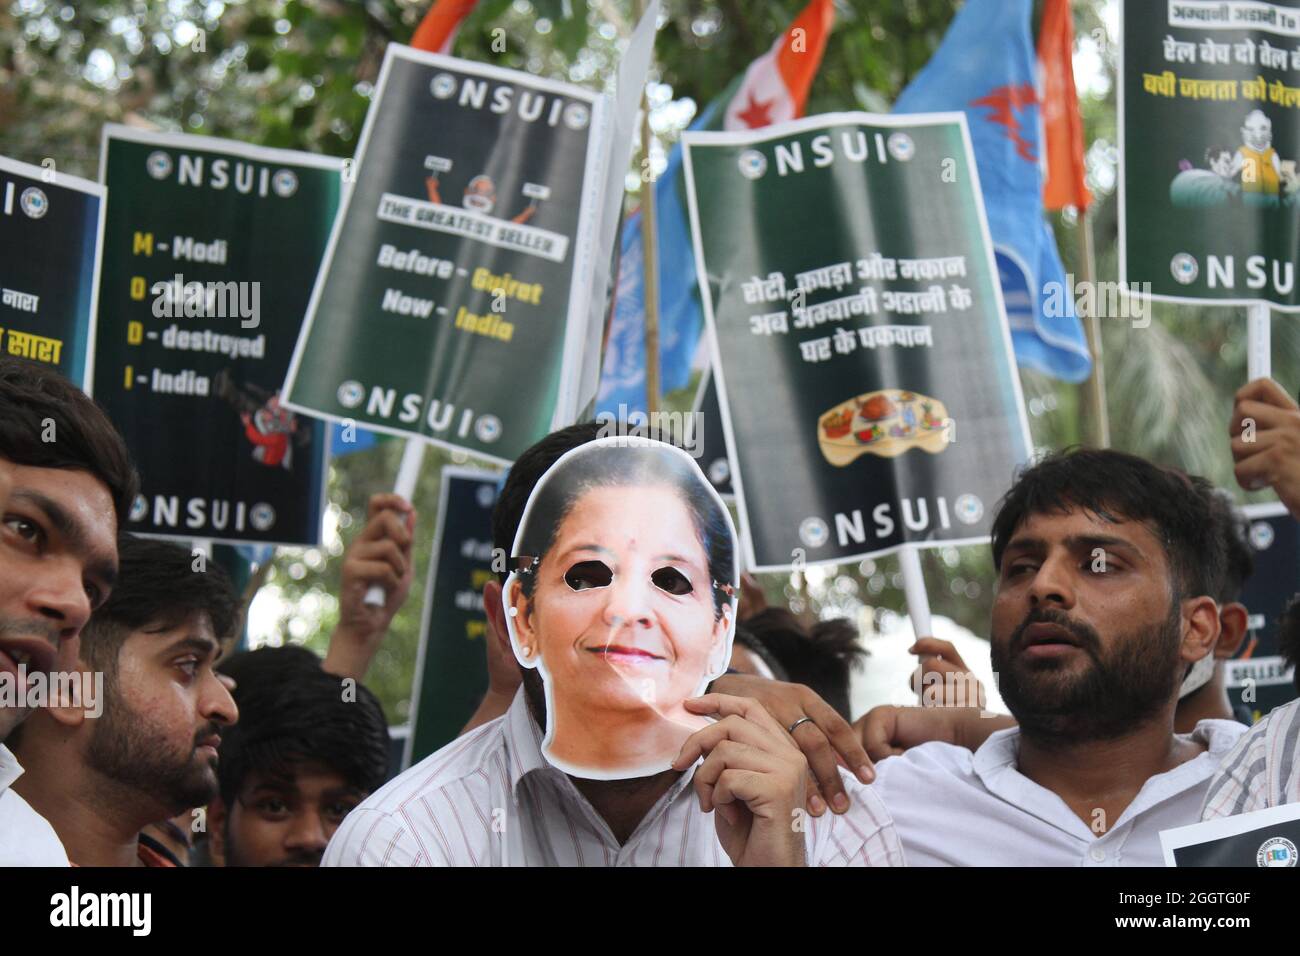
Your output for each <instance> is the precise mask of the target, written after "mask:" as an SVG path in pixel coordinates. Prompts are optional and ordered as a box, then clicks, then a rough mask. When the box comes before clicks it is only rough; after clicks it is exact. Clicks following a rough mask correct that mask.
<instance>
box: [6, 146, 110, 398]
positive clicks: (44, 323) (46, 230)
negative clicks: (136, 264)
mask: <svg viewBox="0 0 1300 956" xmlns="http://www.w3.org/2000/svg"><path fill="white" fill-rule="evenodd" d="M103 217H104V187H103V186H101V185H99V184H98V183H92V182H89V181H87V180H85V179H79V178H78V177H76V176H68V175H66V174H62V173H58V172H57V171H55V169H54V168H53V167H52V166H50V167H44V166H30V165H28V164H27V163H20V162H16V161H15V160H12V159H6V158H5V157H3V156H0V353H3V354H5V355H16V356H20V357H22V358H28V359H32V360H34V361H37V362H41V363H44V364H48V365H51V366H53V367H54V368H56V369H58V370H59V371H60V372H62V373H63V374H64V375H65V376H67V377H68V378H69V379H71V380H72V381H73V382H75V383H77V384H78V385H80V386H82V387H83V388H84V387H85V385H86V379H87V376H88V374H89V370H90V334H91V328H92V326H93V324H94V320H95V287H96V284H97V282H98V280H99V264H100V238H101V234H102V232H103V226H104V219H103Z"/></svg>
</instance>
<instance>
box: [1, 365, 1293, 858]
mask: <svg viewBox="0 0 1300 956" xmlns="http://www.w3.org/2000/svg"><path fill="white" fill-rule="evenodd" d="M1247 425H1249V427H1246V426H1247ZM1226 432H1227V435H1226V437H1227V438H1228V440H1229V442H1230V448H1231V453H1232V455H1233V458H1234V461H1235V463H1236V477H1237V480H1238V482H1239V483H1240V484H1241V486H1242V487H1243V488H1245V489H1248V490H1260V489H1263V488H1271V489H1273V491H1274V492H1275V493H1276V494H1277V496H1278V497H1279V498H1280V499H1281V501H1282V502H1283V503H1284V504H1285V505H1286V507H1287V508H1288V509H1289V511H1290V512H1291V514H1292V515H1295V516H1296V517H1297V518H1300V407H1297V404H1296V402H1295V401H1293V400H1292V399H1291V397H1290V396H1289V395H1288V394H1287V393H1286V392H1285V391H1284V390H1283V389H1282V388H1281V387H1280V386H1278V385H1277V384H1276V383H1275V382H1273V381H1271V380H1259V381H1255V382H1251V383H1250V384H1248V385H1247V386H1245V387H1244V388H1243V389H1242V390H1241V391H1240V392H1239V393H1238V394H1237V396H1236V400H1235V404H1234V407H1233V409H1232V415H1231V420H1230V422H1229V423H1228V425H1227V429H1226ZM601 433H602V432H601V426H599V425H597V424H596V423H587V424H578V425H573V426H570V427H568V428H565V429H562V430H559V431H557V432H555V433H553V434H551V435H549V436H547V437H546V438H544V439H543V440H542V441H540V442H538V443H537V444H536V445H534V446H533V447H532V448H531V449H529V450H528V451H527V452H525V453H524V454H523V455H522V456H521V457H520V459H519V460H518V461H517V462H515V463H514V465H513V466H511V468H510V470H509V472H508V474H507V476H506V478H505V480H504V484H503V486H502V489H501V492H500V494H499V496H498V500H497V503H496V506H495V509H494V513H493V518H492V525H493V526H492V537H493V544H494V546H495V547H496V548H497V549H500V552H501V553H505V554H511V553H512V548H513V546H514V544H515V541H516V538H517V535H518V532H519V529H520V526H521V523H523V522H524V520H525V512H526V506H527V503H528V502H529V500H530V498H531V497H532V495H533V492H534V490H535V488H536V487H537V486H538V484H539V482H540V481H541V480H542V478H543V476H544V475H545V474H547V472H548V471H549V470H550V469H551V468H552V466H553V465H555V463H556V462H557V461H558V460H559V459H560V458H561V457H562V456H564V455H566V453H570V452H572V451H573V450H574V449H578V448H581V447H582V446H584V445H586V444H587V443H590V442H594V441H596V440H597V439H598V437H599V436H600V435H601ZM1009 471H1010V468H1009ZM653 482H654V479H653V478H651V479H647V478H645V477H642V478H641V479H639V483H638V484H637V485H636V486H634V487H626V488H615V489H611V494H614V495H615V496H616V497H614V498H613V499H611V500H613V501H614V502H615V503H616V506H617V507H619V508H626V509H627V511H628V513H634V512H636V511H637V509H638V508H639V507H641V506H642V504H643V501H644V496H645V494H646V490H647V485H653ZM137 490H138V482H137V478H136V475H135V471H134V469H133V466H132V464H131V461H130V457H129V455H128V454H127V451H126V449H125V446H124V444H123V442H122V440H121V438H120V437H119V435H118V433H117V432H116V430H115V429H114V427H113V425H112V424H111V423H110V422H109V420H108V419H107V417H106V416H105V415H104V414H103V413H102V411H101V410H100V409H99V408H98V407H97V406H96V405H95V404H94V403H93V402H92V401H91V400H90V399H89V398H87V397H86V396H85V395H84V394H83V393H82V392H81V391H80V390H78V389H77V388H76V387H74V386H73V385H71V384H70V383H68V382H67V381H66V380H64V379H63V378H61V377H60V376H58V375H57V374H56V373H54V372H52V371H49V370H47V369H46V368H44V367H42V366H40V365H37V364H35V363H32V362H28V361H26V360H22V359H16V358H11V357H8V356H0V513H2V514H3V521H2V522H0V683H2V684H3V685H7V688H8V690H9V693H8V694H7V695H6V693H5V692H4V691H5V687H4V686H0V865H6V866H13V865H67V864H72V865H77V866H136V865H145V866H164V867H165V866H186V865H188V866H198V865H210V866H276V865H298V866H316V865H326V866H416V865H475V866H481V865H587V866H600V865H608V866H614V865H624V866H640V865H700V866H714V865H824V866H832V865H836V866H838V865H880V866H901V865H913V866H926V865H1005V866H1053V865H1056V866H1143V865H1161V863H1162V862H1163V859H1162V855H1161V849H1160V840H1159V834H1160V832H1161V831H1163V830H1167V829H1170V828H1173V827H1179V826H1183V825H1187V824H1191V823H1194V822H1197V821H1199V820H1201V819H1211V818H1215V817H1221V816H1226V815H1234V814H1240V813H1245V812H1249V811H1252V810H1257V809H1263V808H1266V807H1272V806H1277V805H1280V804H1284V803H1288V802H1297V801H1300V702H1292V703H1291V704H1288V705H1286V706H1283V707H1279V708H1277V709H1275V710H1274V711H1273V712H1272V713H1270V714H1268V715H1267V716H1265V717H1264V718H1263V719H1262V720H1260V721H1259V722H1258V723H1256V724H1255V725H1254V726H1253V727H1251V726H1248V723H1249V719H1250V715H1249V714H1247V713H1243V712H1242V707H1241V704H1242V702H1241V701H1234V700H1232V699H1231V698H1230V696H1229V694H1228V692H1227V688H1226V684H1225V678H1224V668H1223V662H1224V661H1225V660H1226V659H1228V658H1230V657H1232V656H1233V655H1234V654H1235V653H1236V652H1237V649H1238V648H1239V646H1240V645H1241V643H1242V640H1243V639H1244V637H1245V635H1246V631H1247V620H1248V612H1247V609H1246V608H1245V607H1244V606H1243V605H1242V604H1241V602H1240V597H1241V591H1242V585H1243V582H1244V581H1245V580H1246V579H1247V578H1248V577H1249V576H1250V575H1251V573H1252V567H1253V562H1254V560H1255V557H1254V555H1253V552H1252V549H1251V547H1250V545H1249V542H1248V540H1247V537H1246V527H1245V525H1244V522H1243V519H1242V517H1241V515H1240V512H1239V511H1238V510H1237V509H1236V508H1235V506H1234V505H1233V503H1232V498H1231V496H1230V495H1229V494H1227V493H1226V492H1225V491H1223V490H1220V489H1216V488H1214V487H1213V486H1212V485H1211V484H1210V483H1208V482H1206V481H1205V480H1203V479H1201V478H1198V477H1196V476H1191V475H1187V474H1184V473H1182V472H1180V471H1178V470H1175V469H1172V468H1168V467H1163V466H1160V465H1157V464H1154V463H1152V462H1149V461H1146V460H1143V459H1141V458H1139V457H1136V456H1133V455H1129V454H1125V453H1122V452H1117V451H1110V450H1096V449H1072V450H1069V451H1065V452H1060V453H1055V454H1051V455H1048V456H1046V457H1044V458H1042V459H1041V460H1039V461H1037V462H1035V463H1033V464H1032V465H1030V466H1028V467H1026V468H1025V469H1023V470H1022V471H1021V472H1020V473H1019V474H1018V475H1016V477H1015V479H1014V482H1013V484H1012V485H1011V487H1010V488H1009V489H1008V491H1007V493H1006V495H1005V497H1004V498H1003V499H1002V501H1001V503H1000V504H999V507H998V510H997V513H996V515H995V517H994V521H993V532H992V557H993V564H994V567H995V569H996V573H997V584H996V591H995V596H994V600H993V607H992V614H991V619H990V621H989V623H988V637H989V646H990V653H991V657H992V662H993V669H994V672H995V674H996V675H997V676H998V684H999V691H1000V693H1001V696H1002V698H1003V700H1004V701H1005V703H1006V705H1007V708H1008V709H1009V711H1010V714H1009V715H993V714H990V713H988V712H987V711H985V710H984V708H983V706H981V705H982V701H983V698H982V697H977V699H974V700H972V699H969V697H968V696H966V695H964V694H958V695H956V696H955V697H953V698H951V699H943V700H941V701H939V702H938V703H939V706H923V707H896V706H879V707H875V708H873V709H871V710H869V711H868V712H867V713H865V714H862V715H859V716H857V719H856V720H855V719H853V718H854V715H853V714H852V713H851V712H850V709H849V708H850V704H849V693H848V687H849V678H850V673H851V671H852V669H853V668H854V667H855V666H860V665H861V664H862V663H863V662H862V661H861V659H860V658H861V656H862V651H861V648H860V645H859V643H858V641H857V634H856V632H855V630H854V628H853V627H852V625H850V624H849V623H848V622H845V621H823V622H819V623H817V624H815V625H813V626H811V627H809V626H807V625H806V624H805V623H804V622H803V621H801V620H800V618H799V617H797V616H796V615H794V614H791V613H790V612H789V611H788V610H786V609H785V608H781V607H767V606H765V602H764V600H763V596H762V591H761V590H760V589H758V588H757V587H756V586H755V583H754V582H753V580H752V579H746V580H744V581H743V582H742V586H741V594H740V602H739V611H738V617H739V623H738V625H737V627H736V631H735V643H734V647H733V648H732V651H731V657H730V666H729V667H728V668H727V672H726V673H725V674H723V675H722V676H720V677H717V678H716V679H715V680H713V681H712V682H711V683H710V684H709V686H708V688H707V691H706V692H705V693H704V694H703V695H701V696H698V697H693V698H690V699H688V700H687V701H686V702H685V706H686V708H687V709H688V710H689V712H690V713H691V714H692V715H696V716H697V717H699V718H707V719H701V720H699V722H698V724H699V726H698V729H696V730H694V731H693V732H692V733H690V735H689V736H687V737H686V738H685V742H684V743H683V744H682V745H681V748H680V752H679V753H677V756H676V758H675V759H674V760H673V762H672V766H671V768H670V769H667V770H664V771H662V772H657V773H653V774H649V775H645V776H636V777H631V778H627V779H592V778H589V777H584V776H577V775H572V774H569V773H566V772H564V771H563V770H561V769H560V768H559V767H557V766H555V764H554V763H553V762H552V761H550V760H548V759H547V756H546V754H545V753H544V749H543V740H544V738H545V736H546V731H547V719H548V713H549V712H548V708H547V703H546V689H545V687H544V686H543V679H542V676H541V675H539V673H538V671H537V670H536V669H532V668H529V667H520V665H519V664H518V662H517V657H516V652H515V650H514V649H512V646H511V627H512V624H517V623H520V622H519V621H518V620H516V621H513V622H512V621H509V620H507V618H508V616H511V615H510V614H509V612H508V610H507V602H505V601H503V589H504V588H506V587H507V586H508V583H509V581H510V571H509V570H501V571H499V574H498V577H497V578H495V579H493V580H490V581H488V582H487V583H486V584H485V586H484V588H483V598H484V608H485V612H486V617H487V622H488V626H487V638H486V641H485V645H486V654H487V670H488V674H489V689H488V691H487V693H486V694H485V696H484V698H483V700H482V704H481V706H480V707H479V709H478V711H477V712H476V713H475V714H474V715H473V717H472V718H471V719H470V720H469V722H468V724H467V725H466V727H465V728H464V730H463V731H462V732H461V735H460V736H459V737H458V738H457V739H456V740H454V741H452V742H451V743H450V744H448V745H447V746H445V747H443V748H442V749H440V750H439V751H437V752H436V753H434V754H432V755H430V756H428V757H427V758H425V759H423V760H422V761H420V762H418V763H417V764H415V765H414V766H412V767H411V768H410V769H408V770H406V771H405V772H402V773H400V774H398V775H397V776H396V777H392V778H391V779H390V775H391V767H390V757H389V754H390V746H389V733H388V728H387V724H386V721H385V717H384V714H383V710H382V708H381V707H380V705H379V702H378V700H377V699H376V698H375V696H374V695H373V694H372V693H371V692H370V691H369V690H367V689H366V687H365V685H364V678H365V674H366V671H367V669H368V666H369V663H370V661H371V659H372V657H373V656H374V654H375V652H376V651H377V650H378V648H379V646H380V645H381V644H382V642H383V640H384V636H385V635H386V633H387V631H388V628H389V625H390V623H391V621H392V618H393V616H394V615H395V614H396V613H397V610H398V609H399V608H400V607H401V606H402V604H403V603H404V602H405V600H406V598H407V596H408V594H409V591H410V588H411V582H412V569H413V561H412V555H411V547H412V538H413V529H414V525H415V520H416V515H415V512H414V509H413V508H412V507H411V506H410V504H409V503H408V502H406V501H404V500H403V499H401V498H400V497H398V496H396V495H388V494H384V495H375V496H374V497H373V498H372V499H371V500H370V503H369V513H368V519H367V522H366V524H365V527H364V528H363V530H362V531H361V532H360V533H359V534H358V535H357V536H356V537H355V539H354V540H353V541H352V542H350V544H349V546H348V548H347V551H346V553H345V556H344V560H343V565H342V583H341V587H340V593H339V607H340V612H339V624H338V626H337V627H336V629H335V630H334V632H333V633H332V634H331V635H330V638H329V645H328V647H329V649H328V652H327V653H326V655H325V657H324V658H320V657H318V656H317V655H316V654H314V653H312V652H311V651H309V650H307V649H305V648H303V647H301V646H293V645H287V646H282V647H266V648H262V649H259V650H254V651H241V652H232V648H233V646H234V645H235V643H236V638H237V635H238V634H239V633H240V632H241V630H242V627H243V620H242V618H243V614H244V603H245V602H244V599H243V598H242V597H241V596H240V595H239V594H237V593H236V591H235V588H234V586H233V584H232V582H231V580H230V578H229V576H228V575H227V573H226V572H225V571H223V570H222V569H221V567H220V566H218V565H217V564H216V563H214V562H211V561H208V560H205V556H204V555H203V554H202V553H201V552H193V551H191V550H190V549H188V548H185V547H182V546H179V545H176V544H172V543H166V542H161V541H154V540H145V539H141V538H137V537H134V536H132V535H130V534H129V533H127V532H126V531H125V530H124V529H125V526H126V523H127V516H128V514H129V511H130V508H131V505H132V502H133V501H134V500H135V497H136V494H137ZM620 496H621V497H620ZM697 530H699V529H697ZM687 533H688V534H689V532H687ZM538 554H539V555H541V556H540V557H538V559H537V562H540V564H541V566H543V567H544V565H545V563H546V560H547V559H546V557H545V555H544V554H542V552H541V551H540V550H539V551H538ZM537 562H535V563H537ZM589 563H591V564H595V562H589ZM605 570H608V569H605ZM588 583H590V582H588ZM716 583H717V582H716V581H715V585H716ZM376 584H378V585H381V586H382V587H383V589H384V593H385V603H384V604H383V606H372V605H370V604H367V603H366V601H365V595H366V592H367V590H368V589H369V588H370V587H371V586H372V585H376ZM609 584H610V580H604V581H598V582H596V583H595V585H594V586H595V587H597V588H600V587H605V590H603V591H601V595H602V596H601V598H600V600H601V601H604V602H605V603H603V604H602V605H600V606H601V608H602V610H601V613H602V614H604V615H605V620H606V621H607V622H608V624H609V626H610V627H611V628H612V629H613V630H614V631H615V632H617V631H619V630H620V629H629V630H635V629H640V628H644V629H653V628H655V627H657V626H658V625H657V622H656V620H655V617H654V613H653V612H651V611H649V610H647V609H645V608H642V607H638V606H637V605H636V604H635V601H634V600H632V599H631V598H629V596H628V595H629V594H630V593H631V592H627V591H624V590H620V589H619V588H618V587H609V586H607V585H609ZM570 586H572V585H570ZM585 586H586V585H584V587H585ZM1298 587H1300V585H1298ZM575 590H577V588H575ZM616 601H617V602H619V603H617V605H616V603H615V602H616ZM719 601H722V599H721V598H719ZM718 607H719V608H722V607H723V604H722V603H720V604H719V605H718ZM514 610H515V608H514V607H513V606H512V607H510V611H511V612H512V611H514ZM720 613H721V612H720ZM1277 628H1278V633H1279V636H1280V641H1281V644H1282V648H1283V653H1284V654H1285V655H1286V656H1287V657H1288V659H1289V660H1290V662H1291V663H1292V664H1294V663H1295V662H1296V658H1297V656H1300V600H1296V601H1293V602H1292V603H1291V605H1290V606H1289V607H1288V608H1287V610H1286V612H1285V613H1284V614H1283V615H1282V616H1281V618H1280V619H1279V621H1278V622H1277ZM913 650H914V652H915V653H917V655H918V657H919V660H920V665H919V669H918V674H917V676H916V679H917V681H918V685H921V684H924V683H926V680H927V678H928V677H935V676H937V677H938V678H940V679H941V680H940V683H941V685H942V686H944V687H951V688H968V687H970V686H971V684H972V683H973V682H972V681H971V680H953V679H952V678H954V677H968V676H969V675H968V668H967V667H966V664H965V662H964V661H962V660H961V658H960V657H959V656H958V655H957V653H956V651H955V650H954V648H953V647H952V646H951V645H948V644H946V643H944V642H942V641H936V640H934V639H933V638H930V637H923V638H921V639H920V640H918V642H917V644H916V645H915V647H914V648H913ZM715 673H717V671H715ZM61 678H62V679H61ZM1297 680H1300V678H1297Z"/></svg>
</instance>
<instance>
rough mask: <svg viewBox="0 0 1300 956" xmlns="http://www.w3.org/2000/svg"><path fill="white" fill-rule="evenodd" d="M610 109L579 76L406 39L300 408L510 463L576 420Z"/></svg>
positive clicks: (309, 355) (316, 307)
mask: <svg viewBox="0 0 1300 956" xmlns="http://www.w3.org/2000/svg"><path fill="white" fill-rule="evenodd" d="M605 106H606V104H605V102H604V101H603V100H602V99H601V98H600V97H598V96H597V95H596V94H594V93H591V92H589V91H587V90H583V89H581V88H579V87H575V86H570V85H566V84H561V83H556V82H553V81H550V80H544V79H540V78H538V77H535V76H532V75H530V74H527V73H519V72H514V71H509V70H502V69H499V68H496V67H492V66H486V65H484V64H480V63H471V62H468V61H463V60H456V59H452V58H450V57H444V56H439V55H436V54H431V53H422V52H420V51H416V50H412V49H410V48H409V47H404V46H400V45H398V44H389V46H388V51H387V54H386V56H385V58H384V64H383V67H382V69H381V71H380V75H379V81H378V84H377V88H376V92H375V101H374V103H373V104H372V106H371V108H370V112H369V114H368V115H367V117H366V126H365V129H364V131H363V133H362V138H361V143H360V146H359V149H358V151H357V157H356V182H355V184H354V185H353V187H352V188H351V190H350V191H349V195H348V198H347V199H346V201H345V202H344V206H343V209H342V211H341V212H340V214H339V220H338V223H337V224H336V226H335V229H334V233H333V235H332V236H331V238H330V246H329V250H328V252H327V254H326V258H325V263H324V265H323V267H322V269H321V274H320V276H319V278H318V280H317V284H316V288H315V290H314V292H313V296H312V303H311V309H310V312H309V317H308V322H307V325H306V327H305V328H304V329H303V334H302V338H301V340H300V341H299V343H298V348H297V351H296V352H295V355H294V361H293V366H292V368H291V370H290V373H289V379H288V382H287V384H286V389H287V394H288V399H289V402H290V404H291V405H292V406H293V407H295V408H300V409H302V410H304V411H310V412H312V413H313V414H320V415H323V416H325V417H329V418H334V419H340V420H355V421H356V422H357V423H359V424H363V425H364V426H365V427H367V428H372V429H375V430H377V431H385V432H392V433H396V434H408V435H419V436H423V437H424V438H427V439H429V440H430V441H433V442H435V443H437V444H441V445H444V446H447V447H454V448H461V449H464V450H466V451H470V452H473V453H475V454H477V455H480V456H482V457H486V458H490V459H496V460H501V461H512V460H514V459H515V458H516V457H518V455H519V454H520V453H521V452H522V451H523V450H524V449H525V448H527V447H528V446H529V445H531V444H532V443H534V442H535V441H537V440H538V439H539V438H541V437H542V436H543V435H545V434H546V433H547V432H549V431H550V430H551V429H552V428H553V427H555V426H556V425H557V424H561V423H567V422H568V421H571V420H572V416H573V415H574V414H575V404H576V402H577V398H578V394H577V393H578V391H579V379H580V378H581V376H582V352H583V349H584V345H585V342H586V340H587V339H588V338H589V330H590V328H591V321H590V312H591V305H590V302H589V289H590V287H591V281H592V280H591V275H592V266H593V257H594V256H595V255H597V254H599V253H598V250H597V249H596V248H595V246H596V242H595V238H594V237H595V236H596V233H597V226H598V225H599V220H600V218H601V216H600V214H601V211H602V210H601V207H602V204H601V198H602V189H603V187H604V185H605V184H604V174H605V163H606V160H607V155H608V151H607V150H606V149H605V148H604V144H605V136H604V132H603V131H604V129H605V126H606V118H607V110H606V108H605Z"/></svg>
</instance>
